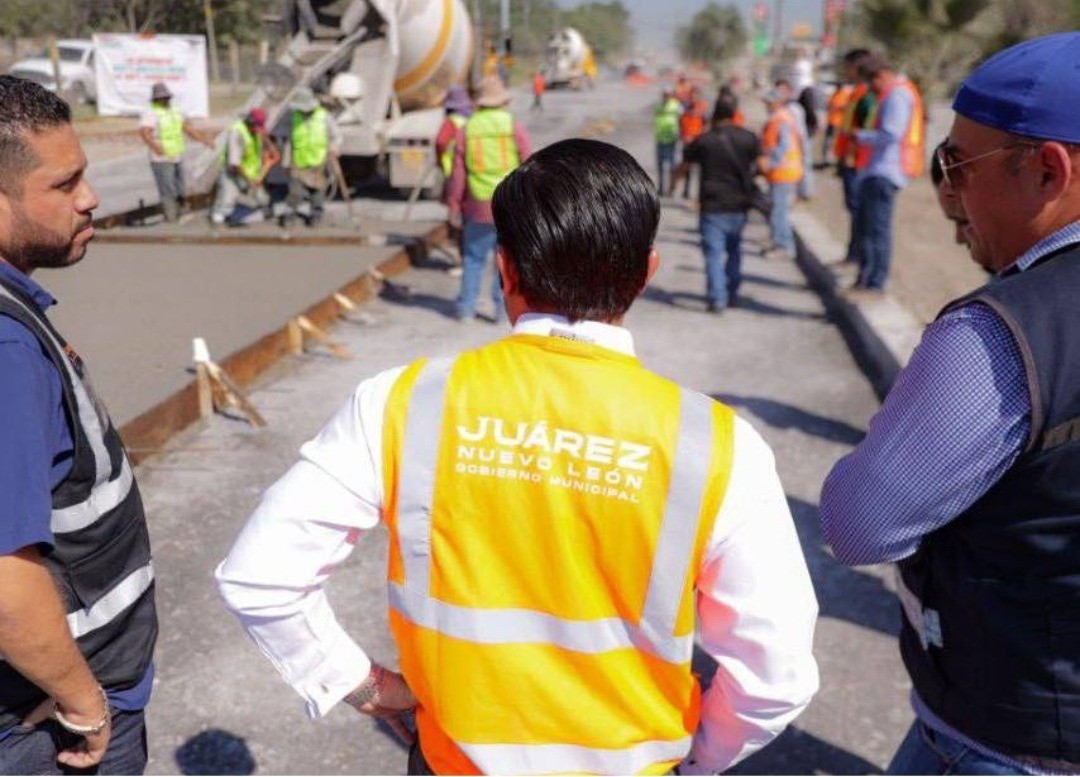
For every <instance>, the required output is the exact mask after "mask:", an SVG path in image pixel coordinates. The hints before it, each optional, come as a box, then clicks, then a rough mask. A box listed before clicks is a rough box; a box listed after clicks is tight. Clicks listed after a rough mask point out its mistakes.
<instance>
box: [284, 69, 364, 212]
mask: <svg viewBox="0 0 1080 777" xmlns="http://www.w3.org/2000/svg"><path fill="white" fill-rule="evenodd" d="M289 110H290V112H291V115H290V133H289V147H288V163H287V165H286V167H288V169H289V196H288V199H287V200H286V204H287V205H288V207H289V210H290V213H289V214H287V215H284V216H282V217H281V220H282V221H283V222H285V223H288V221H289V220H290V218H291V217H292V216H297V215H298V216H300V217H301V218H302V219H304V223H305V224H306V225H307V226H309V227H314V226H317V225H318V224H319V222H320V221H322V216H323V201H324V200H325V199H326V188H327V184H328V177H327V164H328V163H329V164H336V161H337V157H338V154H340V153H341V141H342V138H341V130H339V129H338V126H337V122H335V121H334V118H333V117H332V116H331V115H330V114H329V113H327V111H326V108H324V107H323V106H322V105H320V104H319V101H318V99H317V98H316V97H315V93H314V92H313V91H312V90H311V89H310V88H308V87H306V86H303V87H300V88H299V89H297V90H296V92H295V93H294V95H293V99H292V102H291V103H290V104H289ZM342 194H344V195H346V196H347V195H348V192H342Z"/></svg>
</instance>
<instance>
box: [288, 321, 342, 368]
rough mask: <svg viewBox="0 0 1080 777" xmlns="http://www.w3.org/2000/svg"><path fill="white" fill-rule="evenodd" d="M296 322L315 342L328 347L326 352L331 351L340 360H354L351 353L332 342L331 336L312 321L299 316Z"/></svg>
mask: <svg viewBox="0 0 1080 777" xmlns="http://www.w3.org/2000/svg"><path fill="white" fill-rule="evenodd" d="M294 321H295V322H296V325H297V326H298V327H299V328H300V329H301V330H302V332H303V334H305V335H307V336H308V337H311V338H313V339H315V340H318V341H319V342H320V343H322V344H323V345H324V346H325V347H326V350H328V351H330V353H332V354H334V356H337V357H338V358H339V359H351V358H352V354H351V353H349V352H348V351H347V350H346V349H345V348H344V347H343V346H341V345H339V344H338V343H335V342H334V341H333V340H331V339H330V335H328V334H326V332H324V331H323V330H321V329H319V327H317V326H315V325H314V324H313V323H311V320H310V319H309V318H308V317H307V316H297V317H296V318H295V319H294Z"/></svg>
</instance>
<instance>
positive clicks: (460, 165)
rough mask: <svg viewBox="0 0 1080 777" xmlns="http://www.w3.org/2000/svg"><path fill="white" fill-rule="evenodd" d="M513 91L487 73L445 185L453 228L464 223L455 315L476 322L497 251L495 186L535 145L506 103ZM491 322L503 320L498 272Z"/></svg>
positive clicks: (493, 288)
mask: <svg viewBox="0 0 1080 777" xmlns="http://www.w3.org/2000/svg"><path fill="white" fill-rule="evenodd" d="M509 102H510V91H509V90H508V89H507V88H506V86H505V84H504V83H503V81H502V79H500V78H499V77H498V76H487V77H485V78H484V80H483V82H482V84H481V87H480V96H479V97H478V98H477V100H476V110H475V111H474V112H473V114H472V116H470V117H469V119H468V121H466V122H465V126H464V127H462V128H461V129H460V130H459V131H458V135H457V140H456V141H455V148H454V170H453V172H452V173H451V175H450V184H449V186H448V188H447V198H446V200H447V202H446V204H447V210H448V211H449V221H450V225H451V226H452V227H457V226H460V227H461V251H462V257H461V258H462V275H461V289H460V291H459V292H458V298H457V308H456V317H457V320H458V321H461V322H463V323H465V322H470V321H473V320H474V316H475V314H476V299H477V297H479V296H480V285H481V281H482V280H483V275H484V267H485V265H486V264H487V261H488V257H489V256H492V255H493V252H494V250H495V223H494V219H493V217H492V215H491V198H492V195H494V193H495V187H496V186H498V185H499V183H500V182H501V181H502V180H503V179H504V178H506V176H508V175H509V174H510V173H511V172H513V170H514V168H516V167H517V166H518V164H520V163H521V162H523V161H524V160H526V159H528V158H529V155H530V154H531V153H532V144H531V143H530V141H529V136H528V134H527V133H526V132H525V129H524V128H523V127H522V126H521V125H520V124H519V123H518V122H517V121H515V120H514V116H513V114H511V113H510V111H509V110H507V108H506V106H507V105H508V104H509ZM491 300H492V305H493V309H492V320H493V321H494V322H495V323H499V322H501V321H502V320H503V316H504V310H503V303H502V287H501V285H500V283H499V276H498V273H494V274H493V277H492V281H491Z"/></svg>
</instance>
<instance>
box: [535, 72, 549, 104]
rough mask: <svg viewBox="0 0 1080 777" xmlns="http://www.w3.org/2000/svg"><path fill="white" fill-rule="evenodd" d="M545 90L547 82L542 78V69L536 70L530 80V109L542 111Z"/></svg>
mask: <svg viewBox="0 0 1080 777" xmlns="http://www.w3.org/2000/svg"><path fill="white" fill-rule="evenodd" d="M545 91H547V82H546V81H545V80H544V71H543V70H537V71H536V73H535V74H534V75H533V80H532V93H533V104H532V110H534V111H542V110H544V92H545Z"/></svg>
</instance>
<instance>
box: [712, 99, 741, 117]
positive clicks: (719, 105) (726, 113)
mask: <svg viewBox="0 0 1080 777" xmlns="http://www.w3.org/2000/svg"><path fill="white" fill-rule="evenodd" d="M737 110H739V101H738V100H737V99H736V98H735V96H734V95H731V96H727V95H720V97H718V98H717V100H716V107H715V108H713V115H712V121H713V124H719V123H720V122H722V121H729V120H731V119H734V118H735V112H736V111H737Z"/></svg>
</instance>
